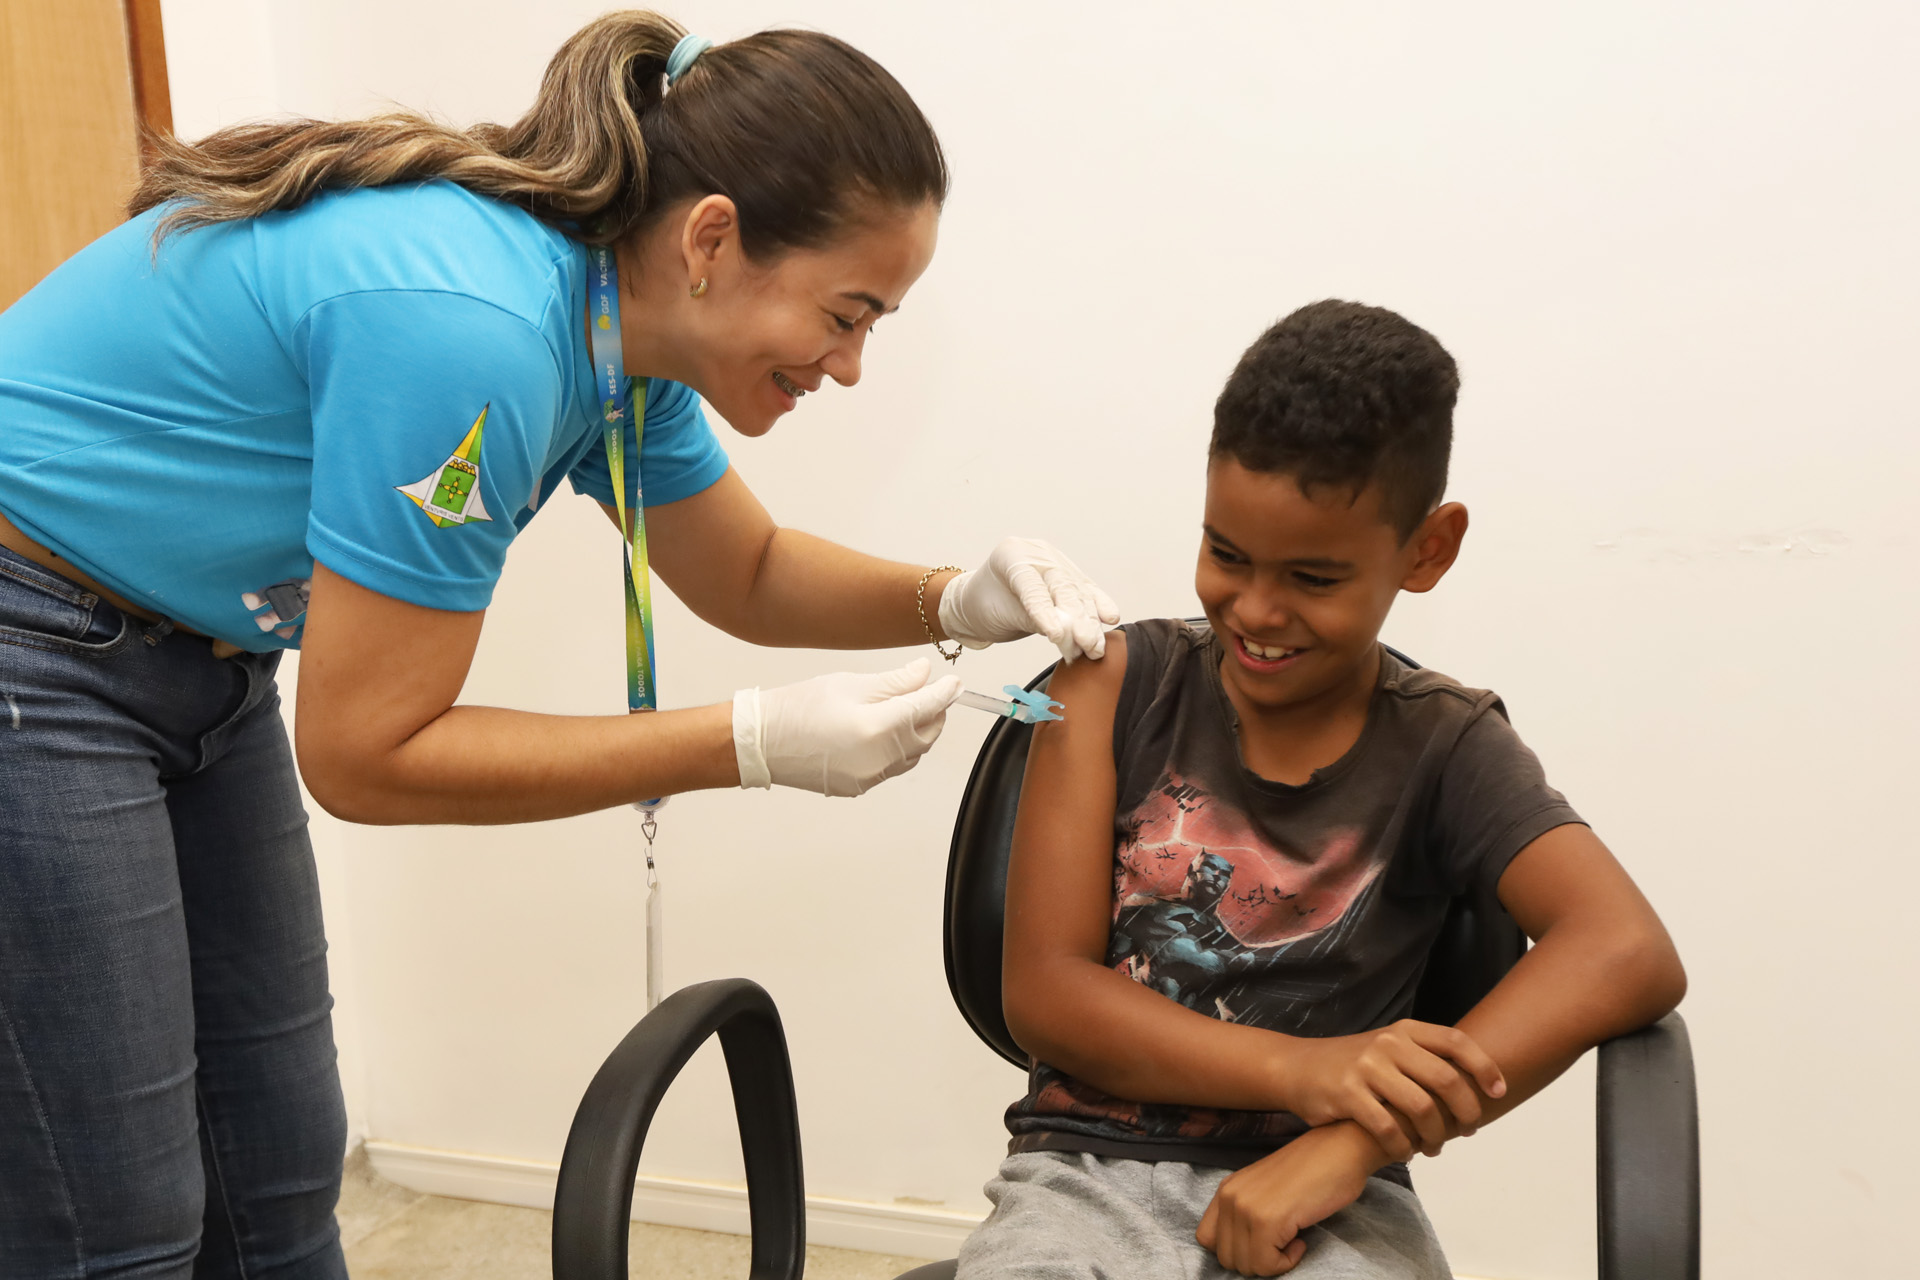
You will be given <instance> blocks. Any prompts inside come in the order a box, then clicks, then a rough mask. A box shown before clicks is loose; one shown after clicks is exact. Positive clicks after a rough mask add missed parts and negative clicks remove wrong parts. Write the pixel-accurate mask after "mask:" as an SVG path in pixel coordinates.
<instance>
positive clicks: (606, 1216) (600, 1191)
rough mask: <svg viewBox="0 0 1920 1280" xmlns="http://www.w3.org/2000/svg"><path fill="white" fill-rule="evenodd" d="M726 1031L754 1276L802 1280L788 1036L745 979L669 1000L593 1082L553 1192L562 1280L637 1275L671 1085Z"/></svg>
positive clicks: (799, 1180)
mask: <svg viewBox="0 0 1920 1280" xmlns="http://www.w3.org/2000/svg"><path fill="white" fill-rule="evenodd" d="M716 1032H717V1033H719V1036H720V1047H721V1049H722V1050H723V1051H724V1052H725V1054H726V1059H727V1076H728V1079H729V1080H730V1081H731V1082H732V1085H733V1109H734V1115H735V1117H736V1119H737V1120H738V1122H739V1126H740V1150H741V1153H742V1155H743V1156H744V1157H745V1162H746V1168H747V1208H748V1213H749V1215H750V1218H751V1222H752V1228H753V1270H752V1280H800V1270H801V1266H802V1264H803V1263H804V1262H805V1260H806V1185H805V1181H804V1178H803V1176H802V1173H801V1166H800V1116H799V1112H798V1109H797V1108H796V1107H795V1105H794V1098H793V1071H792V1068H791V1067H790V1066H789V1064H788V1060H787V1038H786V1035H785V1033H784V1032H783V1031H782V1030H781V1028H780V1014H779V1011H778V1010H776V1009H775V1008H774V1005H773V997H771V996H769V995H768V994H767V993H766V991H765V990H764V989H762V988H761V987H760V986H759V984H757V983H753V982H749V981H747V980H746V979H745V978H726V979H722V980H721V981H718V982H702V983H699V984H697V985H695V986H691V987H686V988H684V989H682V990H680V991H676V992H675V993H674V994H672V995H671V996H668V997H667V998H666V999H665V1000H662V1001H661V1002H660V1005H659V1007H658V1008H656V1009H654V1010H653V1012H651V1013H649V1014H648V1015H647V1016H646V1017H644V1018H642V1019H641V1020H640V1022H639V1024H638V1025H636V1026H635V1027H634V1029H633V1030H632V1031H629V1032H628V1033H627V1036H626V1038H625V1039H624V1040H622V1041H621V1042H620V1044H619V1046H618V1047H616V1048H615V1049H614V1051H613V1052H612V1053H611V1054H609V1055H608V1057H607V1060H606V1062H605V1063H604V1064H602V1065H601V1067H600V1070H599V1072H598V1073H597V1074H595V1076H594V1077H593V1083H592V1084H590V1085H588V1086H587V1092H586V1095H585V1096H584V1097H582V1098H581V1099H580V1109H579V1110H578V1111H576V1112H574V1116H573V1128H572V1130H571V1131H570V1132H569V1133H568V1134H567V1149H566V1154H565V1155H563V1156H562V1157H561V1159H560V1183H559V1187H558V1189H557V1191H556V1192H555V1195H554V1204H553V1274H554V1277H555V1280H627V1233H628V1229H629V1228H628V1224H629V1220H630V1219H631V1217H632V1215H633V1180H634V1174H635V1172H636V1171H637V1170H638V1169H639V1167H640V1149H641V1147H642V1146H643V1145H644V1144H645V1142H646V1139H647V1127H648V1125H650V1124H651V1123H652V1122H653V1113H654V1111H655V1109H657V1108H658V1107H659V1105H660V1099H661V1098H663V1097H664V1096H666V1092H667V1086H669V1085H671V1084H672V1083H673V1081H674V1078H675V1077H676V1076H678V1075H679V1074H680V1069H681V1068H682V1067H684V1066H686V1064H687V1059H689V1058H691V1057H692V1056H693V1054H694V1051H695V1050H696V1049H698V1048H699V1047H700V1046H701V1045H702V1044H705V1043H706V1041H707V1037H709V1036H711V1035H713V1034H715V1033H716Z"/></svg>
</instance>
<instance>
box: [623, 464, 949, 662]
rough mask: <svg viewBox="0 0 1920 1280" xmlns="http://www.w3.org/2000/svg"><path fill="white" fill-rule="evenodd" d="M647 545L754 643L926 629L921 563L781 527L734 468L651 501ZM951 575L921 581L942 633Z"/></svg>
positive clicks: (858, 645)
mask: <svg viewBox="0 0 1920 1280" xmlns="http://www.w3.org/2000/svg"><path fill="white" fill-rule="evenodd" d="M601 505H602V506H603V507H605V508H606V511H607V515H608V517H609V518H611V519H613V520H614V522H615V524H616V525H617V524H618V522H619V521H618V516H616V515H615V513H614V510H613V508H611V507H607V506H606V504H605V503H602V504H601ZM647 547H648V552H647V554H648V559H649V560H650V561H651V563H652V565H653V567H654V568H655V569H656V570H658V572H659V574H660V580H661V581H662V582H664V583H666V584H667V586H668V587H670V588H671V589H672V590H673V593H674V594H675V595H676V596H678V597H680V599H681V600H682V601H684V602H685V603H686V605H687V607H688V608H689V609H692V610H693V612H694V613H695V614H696V615H698V616H699V617H700V618H701V619H703V620H704V621H706V622H709V623H711V624H712V625H714V626H716V627H718V628H720V629H721V630H722V631H725V632H726V633H727V634H728V635H732V636H738V637H739V638H740V639H742V640H746V641H749V642H751V643H753V644H759V645H768V646H783V647H787V648H807V649H888V648H894V647H897V646H902V645H912V644H921V643H924V642H925V641H926V639H927V632H926V629H925V628H924V627H922V626H921V624H920V613H919V610H918V607H917V602H916V600H915V598H914V594H915V591H916V590H917V589H918V587H919V585H920V578H921V575H923V574H925V573H926V571H927V568H926V566H925V565H912V564H901V563H898V562H896V561H892V560H882V559H880V558H879V557H877V556H869V555H865V554H862V553H861V552H858V551H854V550H851V549H849V548H847V547H842V546H839V545H837V544H835V543H832V542H828V541H827V540H826V539H825V538H816V537H814V536H813V535H812V534H808V533H801V532H799V531H798V530H795V529H783V528H781V527H780V526H779V525H777V524H775V523H774V520H773V517H772V516H771V515H769V514H768V513H767V509H766V508H765V507H763V506H761V505H760V500H759V499H758V498H756V497H755V496H754V495H753V491H752V490H751V489H749V488H747V485H746V482H745V481H744V480H742V479H741V478H740V476H739V474H738V473H737V472H735V471H734V470H733V469H732V468H729V469H728V470H727V473H726V474H725V475H724V476H722V477H721V478H720V480H719V481H718V482H717V483H716V484H714V485H712V486H711V487H710V488H707V489H705V490H703V491H702V492H700V493H697V494H695V495H693V496H692V497H690V498H683V499H681V500H680V501H679V502H672V503H668V504H666V505H665V506H659V507H652V508H649V509H648V511H647ZM952 577H953V574H952V573H937V574H935V575H933V577H932V579H931V580H929V581H928V583H927V592H926V596H927V600H926V608H927V621H928V623H930V624H931V625H932V627H933V633H934V635H935V636H936V637H938V638H940V639H942V640H944V639H946V632H944V631H942V630H941V629H940V612H939V609H940V596H941V594H942V593H943V592H944V591H945V590H946V587H947V583H948V581H950V580H951V579H952Z"/></svg>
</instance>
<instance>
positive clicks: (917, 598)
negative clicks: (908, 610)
mask: <svg viewBox="0 0 1920 1280" xmlns="http://www.w3.org/2000/svg"><path fill="white" fill-rule="evenodd" d="M964 572H965V570H963V569H961V568H960V566H959V565H954V564H943V565H940V566H938V567H937V568H932V569H923V570H921V573H920V578H919V581H918V582H917V583H915V585H914V607H915V608H916V609H917V610H918V611H919V614H920V626H921V629H922V630H924V631H925V632H926V636H927V641H928V643H930V644H932V645H933V646H934V647H935V648H936V649H937V648H939V647H940V646H941V645H942V644H951V643H955V641H954V640H953V637H951V636H949V635H948V634H947V632H946V628H944V627H942V626H941V625H940V601H941V600H942V599H944V598H945V597H946V594H947V584H948V583H950V582H952V581H953V580H954V579H955V578H957V577H959V576H960V575H961V574H962V573H964ZM940 656H941V657H946V654H945V653H942V654H941V655H940ZM955 656H958V655H955Z"/></svg>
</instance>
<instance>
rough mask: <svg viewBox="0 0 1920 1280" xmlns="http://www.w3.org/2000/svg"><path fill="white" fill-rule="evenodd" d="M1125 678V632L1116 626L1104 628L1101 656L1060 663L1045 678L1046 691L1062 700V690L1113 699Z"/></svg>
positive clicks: (1063, 700) (1115, 697)
mask: <svg viewBox="0 0 1920 1280" xmlns="http://www.w3.org/2000/svg"><path fill="white" fill-rule="evenodd" d="M1126 678H1127V633H1126V632H1125V631H1122V630H1120V629H1119V628H1117V627H1116V628H1115V629H1113V630H1112V631H1109V632H1107V651H1106V655H1105V656H1104V657H1100V658H1081V659H1080V660H1079V661H1077V662H1062V663H1060V664H1059V665H1058V666H1056V667H1055V668H1054V669H1053V674H1052V675H1051V676H1049V677H1048V678H1047V692H1048V694H1049V695H1051V696H1052V697H1054V698H1056V699H1058V700H1059V701H1061V702H1063V703H1064V702H1065V701H1066V698H1065V697H1063V696H1062V695H1064V694H1079V695H1081V696H1082V697H1085V696H1088V695H1093V696H1096V697H1101V698H1104V699H1105V700H1107V701H1112V700H1114V699H1117V698H1118V697H1119V696H1120V686H1121V684H1122V683H1124V682H1125V680H1126Z"/></svg>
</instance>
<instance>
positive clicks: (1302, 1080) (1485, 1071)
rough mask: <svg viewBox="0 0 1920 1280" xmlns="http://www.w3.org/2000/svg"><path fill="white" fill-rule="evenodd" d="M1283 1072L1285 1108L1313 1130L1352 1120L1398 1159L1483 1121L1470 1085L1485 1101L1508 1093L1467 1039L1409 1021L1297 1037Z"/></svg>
mask: <svg viewBox="0 0 1920 1280" xmlns="http://www.w3.org/2000/svg"><path fill="white" fill-rule="evenodd" d="M1282 1069H1283V1071H1284V1072H1285V1078H1284V1079H1283V1080H1282V1081H1281V1096H1282V1101H1283V1104H1284V1105H1285V1107H1286V1109H1287V1110H1289V1111H1291V1112H1293V1113H1294V1114H1295V1115H1297V1116H1299V1117H1300V1118H1301V1119H1302V1120H1305V1121H1306V1122H1307V1123H1308V1124H1310V1125H1314V1126H1316V1127H1318V1126H1320V1125H1325V1124H1332V1123H1333V1122H1334V1121H1336V1120H1352V1121H1353V1122H1355V1123H1356V1124H1358V1125H1360V1126H1361V1127H1362V1128H1364V1129H1365V1130H1366V1131H1367V1132H1368V1133H1370V1134H1372V1135H1373V1138H1374V1141H1376V1142H1378V1143H1379V1144H1380V1146H1381V1149H1382V1150H1384V1151H1385V1152H1386V1153H1387V1154H1388V1155H1390V1156H1392V1157H1393V1158H1394V1159H1395V1160H1407V1159H1410V1158H1411V1157H1412V1156H1413V1153H1414V1152H1415V1151H1416V1150H1418V1151H1422V1152H1424V1153H1426V1154H1427V1155H1429V1156H1432V1155H1438V1154H1439V1152H1440V1146H1441V1144H1442V1143H1444V1142H1446V1141H1447V1139H1449V1138H1451V1137H1454V1136H1455V1135H1456V1134H1461V1133H1472V1132H1473V1130H1474V1128H1475V1127H1476V1126H1477V1125H1478V1124H1479V1123H1480V1095H1479V1094H1478V1093H1476V1092H1474V1088H1473V1086H1474V1085H1475V1084H1478V1085H1479V1086H1480V1089H1481V1090H1482V1091H1484V1092H1485V1093H1486V1095H1487V1096H1488V1097H1489V1098H1497V1097H1499V1096H1500V1095H1501V1094H1503V1093H1505V1092H1506V1091H1507V1083H1506V1080H1505V1078H1504V1077H1503V1076H1502V1075H1501V1074H1500V1068H1499V1067H1498V1066H1497V1065H1495V1063H1494V1061H1493V1059H1492V1058H1491V1057H1489V1056H1488V1055H1487V1052H1486V1050H1484V1049H1482V1048H1481V1047H1480V1046H1479V1045H1478V1044H1476V1043H1475V1042H1474V1040H1473V1038H1472V1037H1471V1036H1469V1035H1467V1034H1466V1033H1465V1032H1464V1031H1459V1030H1456V1029H1455V1028H1453V1027H1442V1026H1436V1025H1434V1024H1433V1023H1431V1022H1415V1021H1414V1020H1413V1019H1411V1018H1404V1019H1402V1020H1401V1021H1399V1022H1396V1023H1394V1024H1393V1025H1392V1026H1388V1027H1382V1028H1381V1029H1380V1030H1378V1031H1367V1032H1363V1033H1362V1034H1360V1035H1357V1036H1330V1037H1327V1038H1325V1039H1311V1038H1302V1039H1298V1040H1295V1041H1294V1042H1293V1044H1292V1046H1291V1048H1290V1050H1289V1052H1288V1054H1287V1058H1286V1061H1285V1063H1284V1064H1283V1067H1282ZM1396 1113H1398V1114H1397V1115H1396ZM1402 1117H1404V1119H1405V1122H1406V1124H1410V1125H1411V1126H1412V1128H1413V1132H1412V1133H1411V1134H1409V1133H1408V1132H1407V1131H1406V1129H1405V1127H1403V1124H1402Z"/></svg>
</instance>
